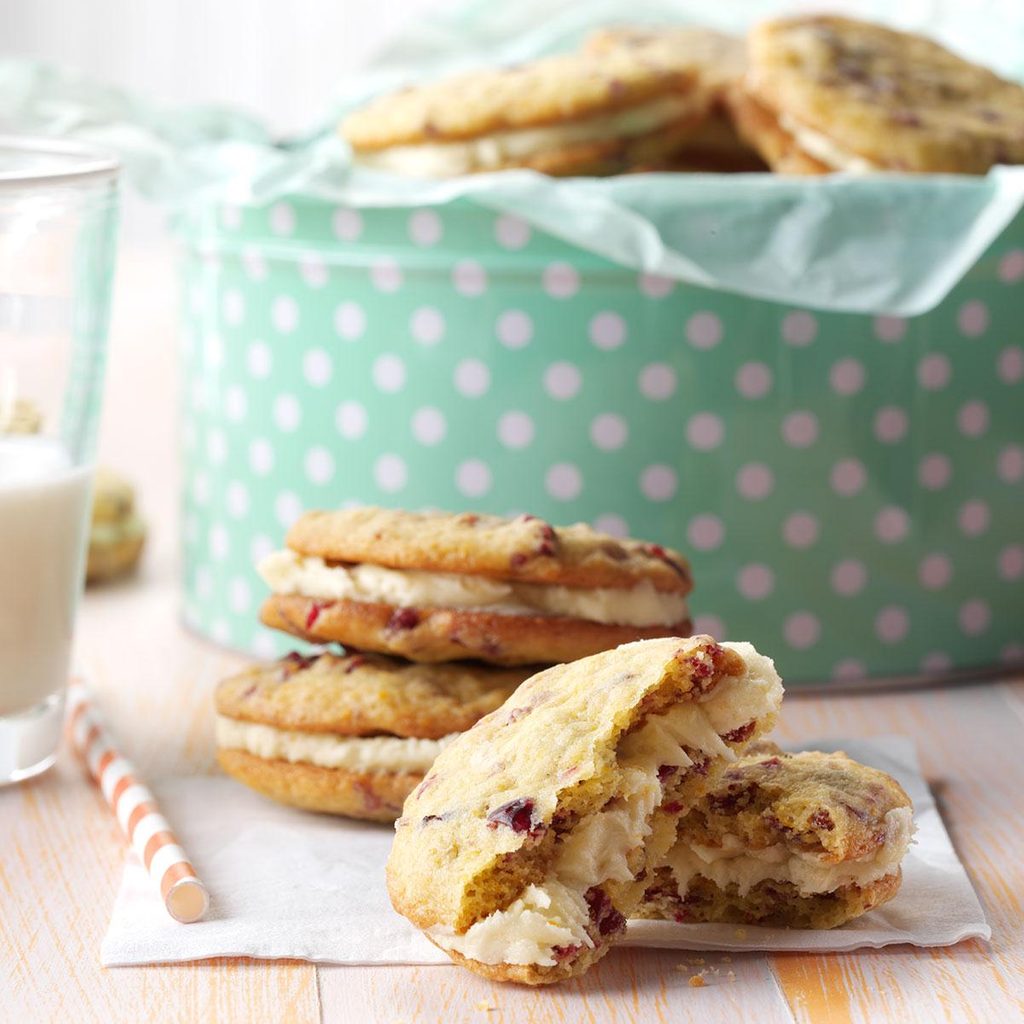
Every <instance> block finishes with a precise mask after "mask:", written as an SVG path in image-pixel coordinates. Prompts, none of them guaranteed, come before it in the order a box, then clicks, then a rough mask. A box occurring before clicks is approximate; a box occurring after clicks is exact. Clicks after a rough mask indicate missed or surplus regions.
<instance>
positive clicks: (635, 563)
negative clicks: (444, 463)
mask: <svg viewBox="0 0 1024 1024" xmlns="http://www.w3.org/2000/svg"><path fill="white" fill-rule="evenodd" d="M287 544H288V547H289V548H291V549H292V550H293V551H295V552H297V553H298V554H300V555H304V556H312V557H317V558H322V559H323V560H324V561H326V562H328V563H330V562H347V563H353V562H366V563H370V564H373V565H381V566H385V567H387V568H391V569H403V570H421V571H426V572H442V573H460V574H465V575H479V576H487V577H491V578H493V579H499V580H515V581H518V582H522V583H540V584H556V585H559V586H566V587H601V588H609V589H616V588H623V589H625V588H631V587H634V586H637V585H638V584H641V583H645V582H647V583H650V584H651V585H652V586H653V587H654V588H655V589H656V590H658V591H662V592H665V593H676V594H686V593H688V592H689V591H690V590H691V588H692V583H691V580H690V569H689V565H688V563H687V561H686V559H685V558H683V556H682V555H681V554H679V553H678V552H677V551H673V550H671V549H670V548H664V547H662V546H661V545H658V544H648V543H644V542H642V541H636V540H617V539H616V538H615V537H612V536H610V535H608V534H605V533H599V532H598V531H597V530H594V529H592V528H591V527H589V526H587V525H586V524H584V523H576V524H575V525H573V526H552V525H551V524H550V523H546V522H545V521H544V520H543V519H539V518H538V517H537V516H531V515H521V516H517V517H516V518H514V519H506V518H502V517H500V516H492V515H483V514H477V513H474V512H463V513H458V514H453V513H445V512H405V511H400V510H396V509H383V508H374V507H372V506H363V507H360V508H352V509H343V510H340V511H337V512H323V511H320V512H308V513H306V514H305V515H304V516H302V517H301V518H300V519H299V520H298V521H297V522H296V523H295V524H294V525H293V526H292V528H291V529H290V530H289V531H288V537H287Z"/></svg>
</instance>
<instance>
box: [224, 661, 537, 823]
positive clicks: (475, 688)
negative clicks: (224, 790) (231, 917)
mask: <svg viewBox="0 0 1024 1024" xmlns="http://www.w3.org/2000/svg"><path fill="white" fill-rule="evenodd" d="M528 674H529V670H524V669H499V668H491V667H488V666H482V665H468V664H465V663H460V664H454V665H430V666H426V665H414V664H410V663H408V662H403V661H399V660H397V659H393V658H385V657H381V656H379V655H370V654H365V655H364V654H350V655H346V656H339V655H334V654H320V655H313V656H309V657H303V656H301V655H298V654H291V655H288V656H287V657H285V658H282V659H280V660H279V661H277V662H274V663H272V664H270V665H265V666H258V667H254V668H252V669H250V670H248V671H246V672H243V673H241V674H240V675H237V676H234V677H232V678H230V679H226V680H224V682H222V683H221V684H220V685H219V686H218V688H217V693H216V701H215V702H216V710H217V720H216V734H217V747H218V750H217V759H218V761H219V762H220V764H221V767H222V768H223V769H224V770H225V771H226V772H227V773H228V774H229V775H231V776H233V777H234V778H236V779H238V780H239V781H241V782H244V783H245V784H246V785H247V786H249V787H251V788H252V789H254V790H256V791H257V792H260V793H263V794H264V795H265V796H269V797H272V798H273V799H276V800H279V801H281V802H283V803H287V804H292V805H293V806H296V807H302V808H305V809H306V810H312V811H324V812H328V813H332V814H343V815H347V816H349V817H354V818H365V819H368V820H373V821H394V819H395V818H396V817H397V816H398V814H399V813H400V812H401V808H402V803H403V802H404V800H405V798H406V797H407V796H408V795H409V793H410V792H411V791H412V790H413V789H414V788H415V786H416V785H417V784H418V783H419V782H421V781H422V779H423V776H424V774H425V773H426V771H427V769H428V768H429V767H430V765H431V764H432V763H433V761H434V758H435V757H437V755H438V754H439V753H440V751H441V750H442V749H443V747H444V746H445V745H446V744H447V743H449V742H450V741H451V739H452V738H453V737H454V736H455V735H456V734H457V733H460V732H463V731H465V730H466V729H468V728H469V727H470V726H471V725H473V723H474V722H476V721H477V719H479V718H481V717H482V716H483V715H485V714H487V713H488V712H490V711H493V710H494V709H495V708H497V707H500V706H501V704H502V703H503V702H504V701H505V700H506V699H507V698H508V697H509V696H510V695H511V694H512V692H513V691H514V690H515V688H516V686H518V685H519V683H521V682H522V681H523V679H525V678H526V676H527V675H528Z"/></svg>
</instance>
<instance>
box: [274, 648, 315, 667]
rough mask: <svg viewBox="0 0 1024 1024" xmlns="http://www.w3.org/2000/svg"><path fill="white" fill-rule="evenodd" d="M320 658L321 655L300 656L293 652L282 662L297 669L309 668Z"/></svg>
mask: <svg viewBox="0 0 1024 1024" xmlns="http://www.w3.org/2000/svg"><path fill="white" fill-rule="evenodd" d="M319 657H320V655H319V654H299V652H298V651H291V652H289V653H288V654H286V655H285V656H284V657H283V658H282V659H281V660H282V661H283V662H285V663H286V664H287V665H295V666H296V667H297V668H309V666H310V665H312V664H313V662H314V661H316V660H317V658H319Z"/></svg>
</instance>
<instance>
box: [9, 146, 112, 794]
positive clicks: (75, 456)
mask: <svg viewBox="0 0 1024 1024" xmlns="http://www.w3.org/2000/svg"><path fill="white" fill-rule="evenodd" d="M117 180H118V165H117V161H116V160H115V159H114V158H113V157H112V156H110V155H109V154H106V153H103V152H101V151H98V150H93V149H90V148H88V147H85V146H80V145H77V144H73V143H70V142H64V141H61V140H51V139H24V138H13V137H0V785H2V784H4V783H11V782H17V781H19V780H21V779H26V778H29V777H31V776H33V775H37V774H38V773H39V772H41V771H45V770H46V769H47V768H48V767H49V766H50V765H51V764H53V762H54V760H55V759H56V756H57V746H58V743H59V741H60V734H61V726H62V721H63V714H64V691H65V687H66V685H67V678H68V669H69V660H70V657H71V641H72V632H73V627H74V620H75V611H76V608H77V604H78V599H79V596H80V594H81V591H82V585H83V578H84V563H85V549H86V541H87V537H88V527H89V520H90V507H91V486H92V462H93V452H94V447H95V440H96V428H97V423H98V419H99V411H100V402H101V398H102V384H103V370H104V350H105V345H106V335H107V315H108V307H109V302H110V282H111V274H112V270H113V265H114V246H115V237H116V230H117V201H118V192H117Z"/></svg>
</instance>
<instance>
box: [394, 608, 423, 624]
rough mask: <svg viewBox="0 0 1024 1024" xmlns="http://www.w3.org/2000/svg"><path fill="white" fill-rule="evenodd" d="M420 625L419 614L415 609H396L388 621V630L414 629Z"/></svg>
mask: <svg viewBox="0 0 1024 1024" xmlns="http://www.w3.org/2000/svg"><path fill="white" fill-rule="evenodd" d="M419 624H420V613H419V612H418V611H416V609H415V608H396V609H395V611H394V612H393V613H392V615H391V618H390V619H388V624H387V628H388V629H415V628H416V627H417V626H418V625H419Z"/></svg>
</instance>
